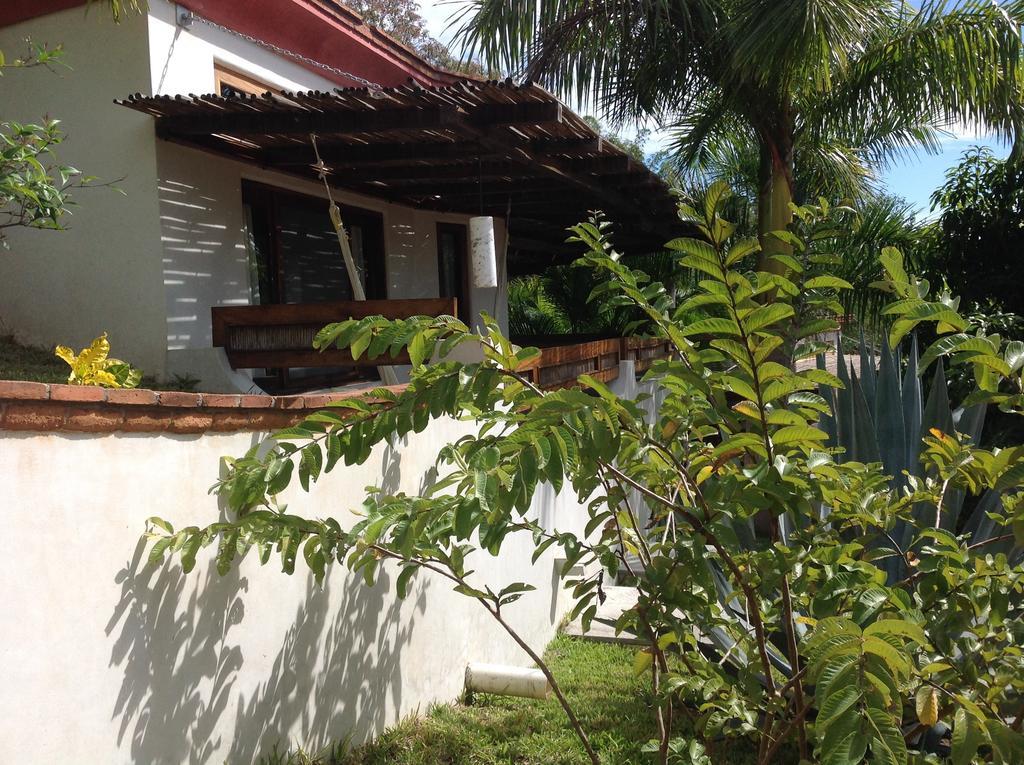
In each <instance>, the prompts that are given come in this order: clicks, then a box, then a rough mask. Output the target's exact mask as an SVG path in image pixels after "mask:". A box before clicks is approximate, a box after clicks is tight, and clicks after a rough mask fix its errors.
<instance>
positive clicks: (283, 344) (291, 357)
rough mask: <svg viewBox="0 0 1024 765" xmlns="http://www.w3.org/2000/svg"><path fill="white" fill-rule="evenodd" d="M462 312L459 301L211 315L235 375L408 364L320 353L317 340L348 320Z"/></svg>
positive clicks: (303, 306)
mask: <svg viewBox="0 0 1024 765" xmlns="http://www.w3.org/2000/svg"><path fill="white" fill-rule="evenodd" d="M457 310H458V306H457V304H456V301H455V298H424V299H409V300H363V301H354V300H350V301H344V302H336V303H292V304H284V305H246V306H218V307H216V308H213V309H212V311H211V315H212V320H213V345H214V346H215V347H219V348H223V349H224V351H225V353H227V357H228V361H229V362H230V364H231V368H232V369H262V368H281V369H288V368H295V367H337V366H359V367H376V366H380V365H390V364H408V363H409V358H408V355H407V354H404V353H403V354H402V355H400V356H397V357H395V358H393V359H392V358H391V357H390V356H384V357H378V358H376V359H368V358H366V356H365V355H364V356H362V357H360V358H359V359H353V358H352V354H351V353H349V352H348V351H342V350H338V349H333V348H332V349H328V350H324V351H322V352H321V351H317V350H314V348H313V338H314V337H315V336H316V333H317V332H319V331H320V330H321V329H323V328H324V327H325V326H327V325H328V324H331V323H332V322H336V321H344V320H345V319H362V318H365V317H367V316H386V317H387V318H389V319H408V318H410V317H412V316H455V315H457V314H456V311H457Z"/></svg>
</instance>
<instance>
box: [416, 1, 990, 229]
mask: <svg viewBox="0 0 1024 765" xmlns="http://www.w3.org/2000/svg"><path fill="white" fill-rule="evenodd" d="M419 4H420V12H421V13H422V15H423V18H424V19H425V20H426V22H427V27H428V29H429V30H430V33H431V35H432V36H433V37H436V38H437V39H439V40H441V41H443V42H445V43H451V40H452V35H453V33H454V31H455V30H454V29H453V28H452V27H451V25H450V24H449V23H448V20H449V18H450V17H451V15H452V13H453V12H457V11H458V9H459V8H462V7H465V6H466V5H467V4H468V0H419ZM915 5H916V3H915ZM569 106H574V105H573V104H571V103H570V104H569ZM623 132H625V133H629V132H631V131H623ZM951 133H952V135H950V136H949V137H948V138H947V139H945V140H944V141H943V143H942V150H941V152H940V153H938V154H933V155H929V154H925V153H924V152H923V151H921V152H918V153H917V154H916V156H913V157H910V158H907V159H906V160H904V161H902V162H900V163H898V164H896V165H895V166H894V167H892V168H890V169H888V170H887V171H886V172H885V173H884V174H883V176H882V181H883V183H884V185H885V186H886V188H887V189H888V190H889V191H891V192H892V193H893V194H897V195H899V196H901V197H903V198H905V199H906V200H907V201H908V202H910V203H912V204H913V205H914V206H915V207H916V208H918V214H919V216H921V217H927V216H928V215H930V209H931V202H930V201H929V197H931V194H932V192H933V191H935V189H936V188H938V187H939V186H940V185H941V184H942V182H943V179H944V178H945V174H946V169H947V168H949V167H951V166H953V165H955V164H956V163H957V161H958V160H959V158H960V155H961V154H963V152H964V151H966V150H967V149H969V148H970V147H972V146H976V145H983V146H989V147H990V148H991V149H992V150H993V151H994V152H995V154H996V156H999V157H1003V156H1006V154H1007V152H1008V148H1007V147H1006V146H1003V145H1001V144H1000V143H999V142H997V141H995V140H993V138H992V137H990V136H986V135H983V134H981V135H979V134H978V132H977V131H975V130H972V129H969V128H963V129H954V130H953V131H951ZM664 141H665V136H664V134H659V133H658V132H654V133H653V134H652V135H651V138H650V140H649V142H648V144H647V150H648V151H656V150H657V149H658V148H660V146H661V145H662V144H663V143H664Z"/></svg>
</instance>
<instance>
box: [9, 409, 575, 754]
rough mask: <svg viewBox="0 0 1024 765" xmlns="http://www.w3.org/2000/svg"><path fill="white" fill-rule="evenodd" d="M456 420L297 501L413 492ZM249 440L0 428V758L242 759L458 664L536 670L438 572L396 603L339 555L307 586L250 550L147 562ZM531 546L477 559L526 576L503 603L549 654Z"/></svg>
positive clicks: (542, 504) (333, 735)
mask: <svg viewBox="0 0 1024 765" xmlns="http://www.w3.org/2000/svg"><path fill="white" fill-rule="evenodd" d="M465 432H467V431H466V425H465V424H462V423H457V422H454V421H441V422H437V423H434V424H432V425H431V427H430V428H428V430H427V431H425V432H424V433H422V434H420V435H418V436H413V437H411V438H410V439H409V440H408V442H407V443H404V444H401V445H399V446H398V447H397V448H394V449H392V448H378V449H377V450H375V451H374V453H373V455H372V457H371V458H370V460H369V461H368V462H367V463H366V464H365V465H363V466H361V467H358V468H345V467H344V466H339V467H338V468H337V469H336V471H335V472H333V473H331V474H330V475H329V476H327V477H326V479H325V480H323V481H322V482H321V483H320V484H319V485H318V486H316V487H315V489H314V491H313V492H312V493H311V494H309V495H304V494H302V493H301V492H300V491H297V492H295V493H293V495H292V496H290V497H289V498H288V499H289V500H290V501H289V506H290V508H291V509H292V510H293V511H294V512H297V513H301V514H305V515H311V516H317V517H324V516H326V515H329V514H330V515H334V516H335V517H339V518H340V519H342V520H343V521H344V519H345V518H346V517H347V516H346V512H347V511H348V510H349V509H351V508H353V507H354V506H356V505H357V504H358V502H359V501H360V498H361V497H362V496H363V487H364V486H367V485H371V484H372V485H377V486H382V487H384V488H385V489H388V490H391V491H395V490H405V491H408V492H418V491H420V489H421V484H422V483H423V482H424V481H429V480H430V469H431V467H432V465H433V458H434V455H436V453H437V448H438V445H439V444H440V443H441V442H443V441H444V442H447V441H451V440H453V439H455V438H457V437H458V436H460V435H462V434H464V433H465ZM253 438H254V436H253V434H220V435H205V436H201V437H199V436H193V437H185V436H181V437H175V436H156V435H126V434H124V435H104V436H90V435H73V434H63V435H61V434H12V433H4V434H0V475H3V476H4V490H3V505H4V507H5V508H7V512H6V515H5V522H4V555H2V556H0V603H3V604H4V608H3V609H0V635H2V636H3V639H2V640H0V666H2V667H3V668H4V671H3V682H2V683H0V709H2V710H3V711H4V713H3V714H2V715H0V762H11V763H36V762H38V763H44V762H45V763H64V762H82V763H94V762H95V763H104V765H116V764H117V763H147V764H149V763H152V764H157V763H160V764H168V765H179V764H184V763H189V764H190V765H201V764H204V763H211V764H214V763H215V764H216V765H220V763H224V762H228V763H231V765H235V764H236V763H239V764H240V763H246V764H248V763H251V762H253V761H254V755H255V754H256V753H257V752H258V751H260V750H261V748H263V749H264V750H265V748H266V747H269V746H270V745H271V744H272V743H273V742H275V741H281V742H282V743H287V742H289V741H292V742H295V743H301V744H303V745H306V746H311V747H316V746H318V745H322V744H324V743H325V742H327V741H329V740H332V739H334V740H336V739H340V738H343V737H345V736H346V735H348V734H350V733H351V734H354V736H355V739H356V740H357V741H359V740H362V739H363V738H365V737H366V736H367V735H369V734H372V733H374V732H377V731H379V730H381V728H382V727H384V726H386V725H389V724H391V723H393V722H395V721H396V720H398V719H400V718H401V717H403V716H406V715H409V714H412V713H414V712H417V711H425V710H426V708H427V706H428V705H429V704H430V703H431V702H434V701H447V700H452V699H455V698H456V697H457V696H458V695H459V694H460V693H461V690H462V682H463V670H464V668H465V665H466V663H467V662H468V661H486V662H498V663H512V664H518V665H521V666H528V665H529V660H528V659H527V658H525V657H524V655H523V654H522V653H521V651H520V650H519V649H518V648H517V647H516V646H515V645H514V644H513V643H512V642H511V640H510V639H509V638H508V637H507V636H506V635H505V633H504V632H502V631H501V629H500V628H499V627H497V626H496V625H495V624H494V622H493V621H492V620H491V617H490V616H488V615H487V614H486V613H485V612H484V611H483V609H482V608H480V606H479V605H477V604H476V603H475V602H472V601H470V600H469V599H467V598H465V597H464V596H461V595H457V594H455V593H453V592H452V591H451V588H450V586H449V583H446V581H445V580H440V579H433V578H430V577H428V576H424V577H422V578H418V579H417V580H416V583H415V585H414V586H413V588H412V591H411V594H410V595H409V596H408V598H407V599H406V600H405V601H399V600H398V599H397V598H396V597H395V596H394V595H393V594H392V591H391V590H389V588H388V586H387V584H386V583H379V584H378V585H377V586H375V587H373V588H368V587H366V586H365V585H364V584H363V583H362V580H361V578H359V577H355V578H353V577H351V576H349V575H348V574H347V572H346V571H345V570H344V569H343V568H341V567H338V566H335V568H334V569H333V570H332V571H331V573H330V575H329V576H328V578H327V580H326V582H325V584H324V586H323V587H318V586H316V585H315V583H314V582H313V581H312V579H311V577H310V576H309V575H308V573H307V571H306V569H305V568H304V566H303V564H302V563H301V562H300V564H299V565H298V566H297V571H296V573H295V574H294V575H293V576H291V577H288V576H285V575H283V574H282V573H280V569H279V566H278V564H277V563H275V562H271V563H270V564H268V566H266V567H263V568H261V567H260V566H259V565H258V563H257V562H256V561H255V560H252V561H248V562H247V563H246V564H244V565H243V566H242V567H241V568H240V569H239V570H235V571H232V572H231V573H230V574H229V575H227V576H226V577H223V578H221V577H219V576H218V575H217V574H216V571H215V570H214V569H213V567H212V565H210V560H209V558H210V555H209V553H212V549H211V550H208V551H206V552H204V553H203V554H201V559H200V563H199V564H198V565H197V567H196V569H195V570H194V571H193V572H192V573H191V574H189V575H183V574H182V573H181V571H180V568H179V567H178V566H177V565H165V566H163V567H149V566H147V565H145V551H144V550H143V548H142V546H141V545H140V544H139V537H140V533H141V531H142V530H143V525H144V521H145V519H146V518H147V517H148V516H151V515H158V516H162V517H164V518H168V519H171V520H172V521H173V522H175V523H176V525H177V526H178V527H181V526H184V525H188V524H190V523H196V524H206V523H209V522H211V521H213V520H215V519H216V518H218V517H219V516H220V514H221V513H222V508H221V507H220V506H219V505H218V502H217V499H216V498H215V497H211V496H209V495H208V494H207V489H208V488H209V486H210V485H212V484H213V482H214V480H215V479H216V477H217V473H218V461H219V458H220V457H221V456H222V455H227V454H240V453H242V452H244V451H245V450H246V449H248V448H249V446H250V445H251V443H252V442H253ZM552 494H553V493H552V491H551V490H550V488H549V487H543V488H541V490H540V491H539V492H538V495H537V497H536V498H535V500H534V508H535V510H534V512H536V513H538V514H539V516H540V518H541V519H542V520H543V522H545V523H546V524H548V525H549V526H557V527H558V528H559V529H564V530H578V528H579V527H580V526H581V525H582V521H583V518H584V516H585V512H584V511H583V510H582V509H581V508H579V507H578V505H577V503H576V501H575V498H574V497H567V496H565V495H562V496H560V497H557V498H556V497H554V496H552ZM530 549H531V544H530V542H529V539H528V538H524V539H519V540H517V539H515V538H514V537H513V538H510V539H509V541H508V542H507V543H506V545H505V547H504V548H503V550H502V553H501V556H500V557H498V558H492V557H490V556H488V557H486V558H482V559H480V560H478V561H477V565H475V566H474V568H476V569H477V570H478V572H479V576H481V577H482V581H485V582H487V583H489V584H491V585H492V586H495V587H496V586H501V585H503V584H507V583H509V582H511V581H528V582H530V583H532V584H534V585H535V586H536V587H537V588H538V591H537V592H535V593H530V594H529V595H527V596H526V597H524V598H523V599H522V600H520V601H519V602H518V603H516V604H514V605H512V606H510V607H509V609H508V615H509V616H510V617H511V618H512V620H513V621H514V623H515V624H516V625H517V626H518V627H519V628H520V629H521V630H522V633H523V635H524V636H525V637H526V638H527V640H528V641H529V642H530V643H531V645H533V646H534V647H535V648H537V649H541V648H543V646H544V645H545V643H546V642H547V641H548V640H549V639H550V638H551V636H552V634H553V632H554V627H555V625H557V623H558V621H559V619H560V617H561V616H562V614H563V610H564V609H563V606H564V605H565V604H564V602H563V600H562V599H561V598H560V596H559V592H560V591H559V590H557V589H556V588H555V586H554V579H553V577H554V571H555V568H554V567H555V565H556V562H555V559H554V555H553V554H552V553H550V552H549V553H548V554H546V555H544V556H543V557H542V558H541V559H540V560H539V561H538V562H537V563H536V564H535V565H531V564H530ZM393 576H394V574H393V573H392V574H391V577H393ZM392 584H393V579H392Z"/></svg>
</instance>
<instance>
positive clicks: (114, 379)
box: [54, 332, 142, 388]
mask: <svg viewBox="0 0 1024 765" xmlns="http://www.w3.org/2000/svg"><path fill="white" fill-rule="evenodd" d="M54 354H55V355H56V356H57V357H58V358H61V359H63V360H64V361H66V362H67V364H68V366H70V367H71V374H69V375H68V383H69V384H70V385H99V386H101V387H104V388H135V387H137V386H138V384H139V382H140V381H141V380H142V372H141V371H139V370H138V369H133V368H132V366H131V365H130V364H128V363H127V362H124V361H121V360H120V359H112V358H110V342H109V341H108V340H107V333H106V332H104V333H103V334H102V335H100V336H99V337H97V338H96V339H95V340H93V341H92V343H90V345H89V347H88V348H83V349H82V351H81V352H80V353H78V354H76V353H75V352H74V351H73V350H71V349H70V348H68V347H67V346H66V345H58V346H57V349H56V350H55V351H54Z"/></svg>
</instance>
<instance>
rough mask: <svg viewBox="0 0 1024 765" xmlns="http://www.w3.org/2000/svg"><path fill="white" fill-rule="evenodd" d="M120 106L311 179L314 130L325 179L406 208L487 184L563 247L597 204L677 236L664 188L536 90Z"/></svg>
mask: <svg viewBox="0 0 1024 765" xmlns="http://www.w3.org/2000/svg"><path fill="white" fill-rule="evenodd" d="M375 96H380V97H375ZM119 103H122V104H123V105H125V106H128V107H130V108H133V109H136V110H138V111H140V112H143V113H146V114H149V115H151V116H153V117H154V118H155V119H156V120H157V133H158V135H159V136H160V137H162V138H165V139H167V140H172V141H175V142H178V143H183V144H188V145H192V146H195V147H197V148H200V149H203V150H207V151H213V152H216V153H220V154H224V155H228V156H231V157H234V158H240V159H243V160H245V161H249V162H253V163H256V164H259V165H260V166H262V167H266V168H271V169H278V170H281V171H283V172H288V173H291V174H297V175H301V176H305V177H307V178H309V177H313V176H314V170H313V168H312V165H313V163H314V162H315V157H314V154H313V151H312V146H311V145H310V143H309V140H308V136H309V134H310V133H315V134H316V135H317V138H318V146H319V148H320V153H321V156H322V157H323V160H324V162H325V163H326V164H327V165H328V167H329V168H331V171H332V174H333V177H332V182H333V183H335V184H336V185H338V186H339V187H344V188H351V189H353V190H355V191H358V192H360V193H366V194H371V195H374V196H378V197H381V198H383V199H387V200H389V201H395V202H399V203H401V204H406V205H412V206H422V207H430V208H431V209H439V210H442V209H443V210H449V211H453V212H455V211H458V212H470V213H472V212H475V211H478V210H479V208H480V202H481V194H480V191H481V189H482V190H483V192H484V193H483V195H482V196H483V203H484V206H485V209H486V210H487V211H488V212H491V213H493V214H498V215H501V214H503V213H504V210H505V208H506V205H507V204H508V202H509V200H511V201H512V204H513V208H514V209H519V210H520V211H526V212H527V213H528V215H529V216H530V217H532V218H536V219H541V220H546V221H548V223H549V224H551V226H552V228H551V229H550V231H551V232H561V233H560V234H556V235H557V236H559V237H560V239H561V238H564V236H562V234H564V227H565V225H567V224H571V223H575V222H577V221H578V220H579V219H580V218H581V217H583V216H584V215H585V214H586V211H587V210H589V209H595V208H599V209H604V210H605V212H606V213H607V214H608V216H609V218H611V219H612V220H616V221H629V226H628V229H629V231H628V236H629V237H631V238H632V239H633V240H635V241H641V240H642V241H644V242H648V241H654V240H656V239H660V240H662V241H664V240H665V239H668V238H671V237H672V236H677V235H678V233H679V227H678V221H677V220H676V216H674V215H671V214H669V215H665V216H661V218H663V219H664V220H662V219H656V221H657V226H658V228H660V229H662V231H661V232H659V233H655V232H654V231H653V228H654V226H653V224H652V217H653V216H652V215H651V213H652V212H659V213H660V212H661V211H665V212H668V213H671V211H672V210H674V206H675V202H674V200H673V198H672V196H671V194H670V192H669V190H668V188H667V187H666V186H665V184H664V183H663V182H662V181H661V180H660V179H659V178H658V177H657V176H655V175H654V174H653V173H651V171H650V170H649V169H648V168H646V167H644V166H643V165H642V164H639V163H637V162H636V161H634V160H632V159H631V158H630V157H629V156H628V155H627V154H626V153H625V152H623V151H622V150H621V149H620V148H619V147H617V146H615V145H613V144H610V143H608V142H607V141H604V140H603V139H602V138H601V137H600V136H599V135H598V134H597V133H596V132H595V131H594V130H592V129H591V128H590V126H589V125H587V123H586V122H584V121H583V120H582V119H581V118H580V117H579V116H578V115H576V114H574V113H573V112H572V111H571V110H569V109H567V108H566V107H564V106H563V105H562V104H561V103H560V102H559V101H558V99H556V98H554V97H553V96H551V95H550V94H549V93H547V92H546V91H544V90H543V89H542V88H539V87H537V86H535V85H515V84H513V83H511V82H508V81H505V82H500V83H495V82H489V83H481V82H472V81H465V82H459V83H455V84H454V85H449V86H443V87H420V86H418V85H414V84H410V85H406V86H402V87H397V88H388V89H385V90H383V91H380V92H379V93H377V94H374V93H371V92H370V91H368V90H367V89H365V88H346V89H337V90H334V91H332V92H321V91H310V92H300V93H285V94H267V95H265V96H259V97H234V96H231V97H222V96H218V95H207V96H193V97H190V98H183V97H167V96H155V97H147V96H142V95H140V94H135V95H133V96H130V97H129V98H128V99H127V100H125V101H121V102H119ZM569 218H571V220H570V219H569ZM513 229H514V226H513ZM532 238H534V239H536V238H537V235H536V230H535V231H534V235H533V236H532ZM623 246H627V245H623Z"/></svg>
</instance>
